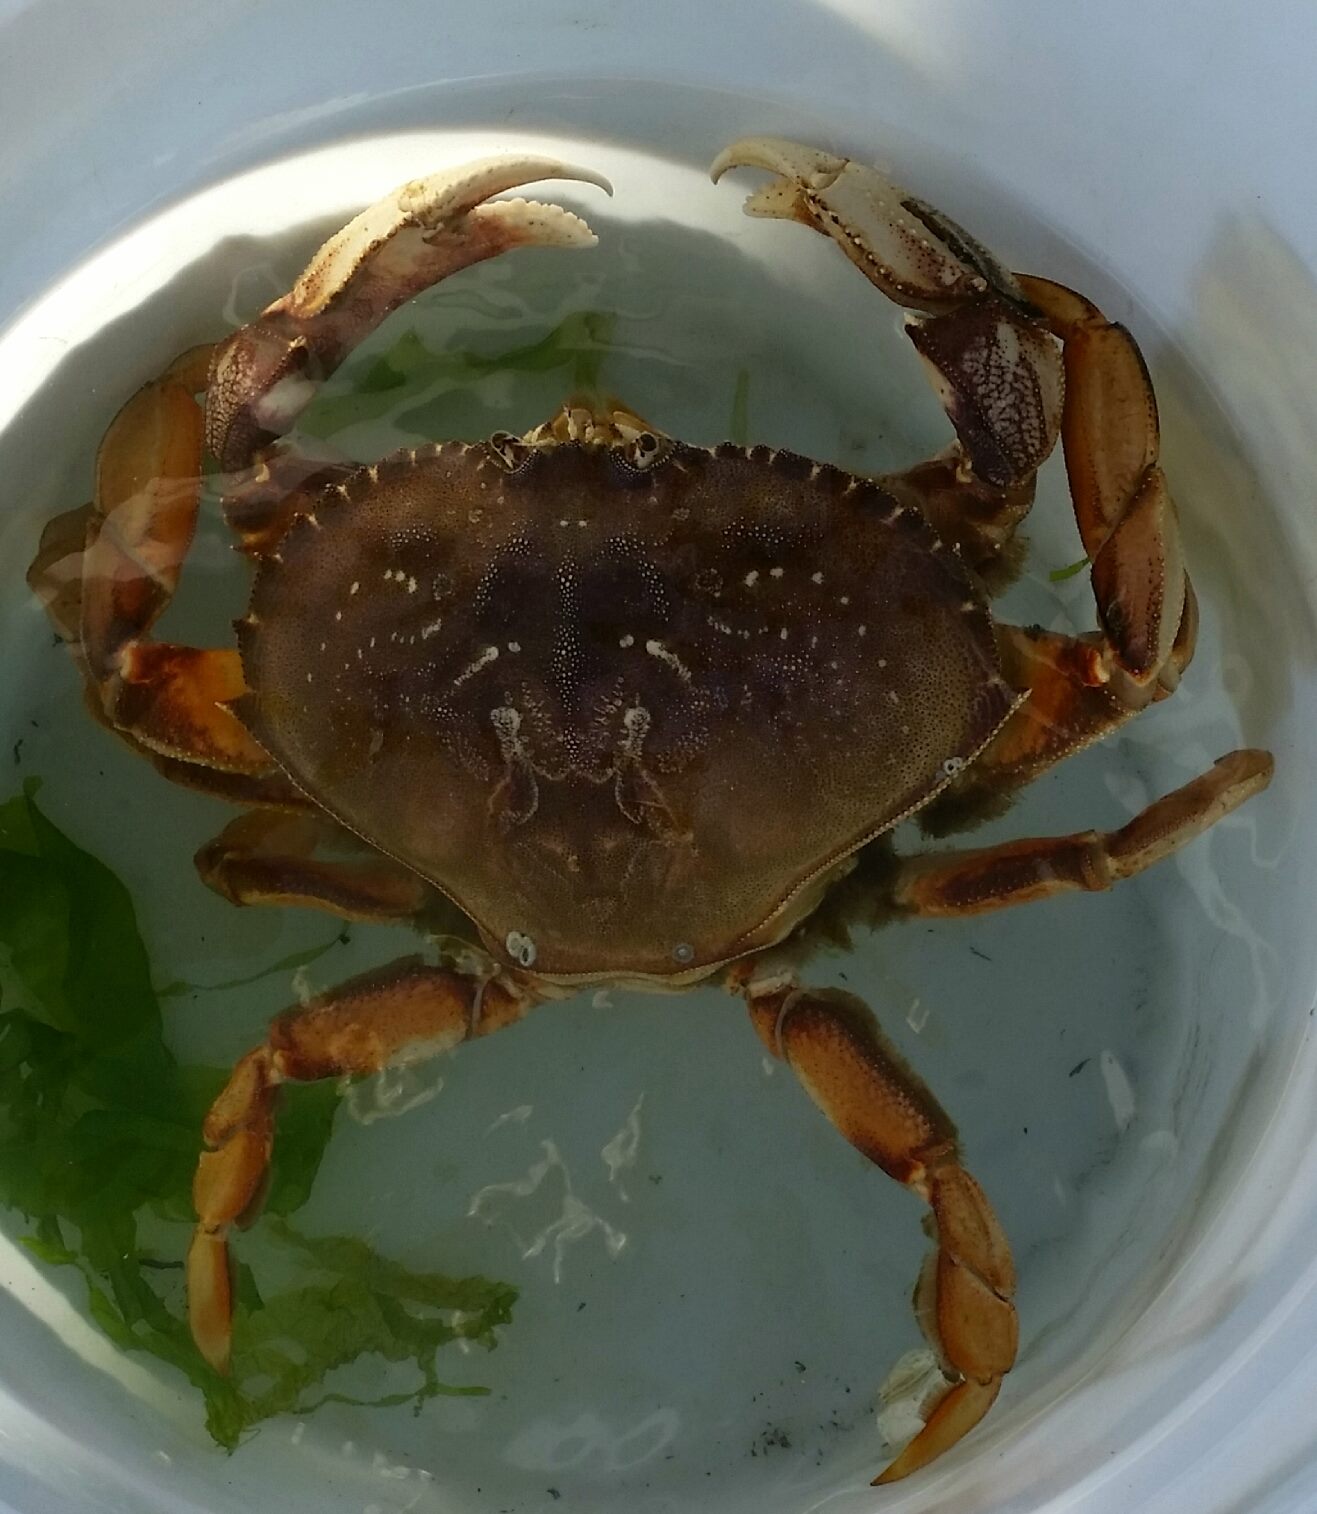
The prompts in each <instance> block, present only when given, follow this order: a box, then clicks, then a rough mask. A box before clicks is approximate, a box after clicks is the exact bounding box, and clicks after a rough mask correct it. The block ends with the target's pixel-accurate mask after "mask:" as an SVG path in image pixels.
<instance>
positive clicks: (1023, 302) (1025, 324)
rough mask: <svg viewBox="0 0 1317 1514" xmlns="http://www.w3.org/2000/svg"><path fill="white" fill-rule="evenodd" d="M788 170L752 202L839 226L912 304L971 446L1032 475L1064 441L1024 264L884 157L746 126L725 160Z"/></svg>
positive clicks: (963, 442)
mask: <svg viewBox="0 0 1317 1514" xmlns="http://www.w3.org/2000/svg"><path fill="white" fill-rule="evenodd" d="M736 167H751V168H766V169H768V170H769V171H770V172H772V173H774V174H775V175H777V177H776V178H775V179H774V181H773V182H772V183H771V184H769V185H767V186H766V187H765V188H763V189H760V190H758V191H756V192H755V193H754V194H752V195H751V196H750V197H749V198H748V199H747V200H746V203H745V208H746V212H747V214H749V215H754V216H769V217H774V218H777V219H782V220H794V221H800V222H801V223H802V224H803V225H806V226H809V227H811V228H812V229H813V230H815V231H819V232H823V233H825V234H826V235H828V236H830V237H832V239H833V240H834V241H835V242H836V243H837V245H838V246H839V247H840V248H841V249H842V251H843V252H845V254H846V255H847V257H849V258H850V259H851V261H852V262H853V263H854V264H855V265H856V266H857V267H858V268H859V269H860V271H861V272H862V273H863V274H864V276H865V277H866V278H867V279H868V280H869V281H870V283H872V284H874V285H875V286H876V287H877V288H878V289H880V290H882V292H883V293H884V294H885V295H887V297H888V298H889V299H891V300H894V301H895V302H896V303H897V304H898V305H901V306H904V307H905V309H906V310H908V311H910V312H912V314H911V315H910V316H909V317H908V318H907V326H906V329H907V334H908V335H909V337H910V340H911V341H912V342H913V343H914V346H915V350H916V351H917V352H918V353H919V355H920V356H921V357H922V358H923V359H924V361H925V363H926V364H927V366H928V369H929V374H930V377H931V378H932V381H933V385H934V388H935V389H936V390H937V393H938V398H939V399H940V400H941V401H942V404H943V406H944V408H945V409H946V412H947V415H948V416H949V418H950V420H951V423H952V425H953V426H954V427H955V429H956V434H957V436H958V437H959V440H960V447H961V450H962V459H961V460H962V463H963V468H962V472H963V471H968V472H969V473H970V474H971V475H972V476H973V478H974V479H975V480H976V481H977V482H978V483H979V484H981V485H983V486H986V487H987V488H989V489H993V490H1000V491H1010V490H1013V489H1017V488H1019V487H1020V486H1021V485H1024V484H1026V483H1027V482H1028V481H1029V480H1030V479H1032V477H1033V475H1034V474H1035V473H1036V472H1037V471H1038V468H1039V466H1040V465H1041V464H1042V462H1043V460H1044V459H1045V458H1046V457H1047V455H1048V453H1050V452H1051V450H1052V447H1053V445H1054V444H1055V442H1056V436H1057V430H1058V427H1059V425H1060V420H1061V405H1062V398H1063V393H1064V379H1063V376H1062V369H1061V359H1060V354H1059V352H1058V351H1057V346H1056V342H1055V341H1054V339H1053V338H1052V336H1051V334H1050V332H1049V331H1048V330H1047V328H1046V325H1045V324H1044V322H1043V321H1042V320H1041V319H1040V317H1039V313H1038V312H1037V311H1036V310H1035V309H1034V308H1033V307H1032V306H1031V305H1030V303H1029V301H1028V299H1027V298H1026V297H1025V295H1024V293H1023V291H1022V290H1021V288H1020V285H1019V283H1018V282H1017V281H1016V279H1015V278H1014V276H1013V275H1012V274H1010V273H1009V272H1008V271H1007V270H1006V269H1005V268H1004V267H1003V266H1002V265H1001V264H1000V263H999V262H998V261H997V259H996V258H995V257H993V255H992V254H991V253H990V252H989V251H988V250H987V248H986V247H984V246H982V245H981V244H980V243H979V242H976V241H975V240H974V238H973V237H971V236H970V235H969V234H968V233H967V232H966V231H964V230H962V228H961V227H959V226H957V225H956V223H955V222H954V221H952V220H951V219H950V218H949V217H947V216H945V215H943V214H942V213H941V211H939V210H935V209H934V208H933V206H931V205H928V204H926V203H925V202H924V201H923V200H920V199H918V198H916V197H915V196H914V195H912V194H911V193H910V192H909V191H908V190H906V189H902V188H901V187H900V186H899V185H897V184H894V183H893V182H892V181H891V180H890V179H888V178H887V177H886V176H885V175H884V174H882V173H880V172H879V171H878V170H877V169H876V168H870V167H868V166H866V165H865V164H862V163H854V162H852V161H851V160H850V159H848V158H841V157H837V156H835V155H834V154H832V153H826V152H820V151H819V150H818V149H817V148H813V147H802V146H801V145H800V144H798V143H795V142H787V141H783V140H781V139H780V138H777V137H745V138H742V139H741V140H740V141H738V142H734V143H732V145H731V146H730V147H728V148H726V149H725V150H724V151H723V152H722V153H720V154H719V155H718V157H717V158H716V159H715V160H714V163H713V166H712V169H711V173H712V175H713V178H714V179H715V181H716V180H717V179H719V178H721V177H722V175H723V174H724V173H726V172H727V170H728V169H729V168H736Z"/></svg>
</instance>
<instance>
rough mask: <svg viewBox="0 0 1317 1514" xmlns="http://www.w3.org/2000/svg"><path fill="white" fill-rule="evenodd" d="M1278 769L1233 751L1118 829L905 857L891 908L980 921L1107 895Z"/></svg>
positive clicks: (1267, 756) (1264, 757)
mask: <svg viewBox="0 0 1317 1514" xmlns="http://www.w3.org/2000/svg"><path fill="white" fill-rule="evenodd" d="M1274 766H1275V762H1274V759H1273V758H1272V756H1271V753H1270V752H1261V751H1253V750H1243V751H1238V752H1230V753H1229V754H1228V755H1226V756H1225V757H1221V758H1219V759H1218V760H1217V762H1216V763H1215V764H1214V765H1213V766H1212V767H1211V768H1209V770H1208V771H1207V772H1206V773H1203V774H1201V775H1200V776H1199V777H1197V778H1195V779H1193V780H1192V781H1191V782H1189V783H1186V784H1185V785H1183V787H1181V788H1178V789H1175V790H1174V791H1173V792H1172V793H1170V794H1167V795H1165V796H1164V797H1163V798H1161V799H1158V800H1156V801H1155V802H1154V803H1152V804H1150V805H1149V806H1148V807H1147V809H1145V810H1142V811H1140V813H1139V814H1137V815H1136V816H1135V817H1134V819H1133V820H1131V821H1129V822H1128V824H1126V825H1123V826H1121V828H1120V829H1119V830H1115V831H1105V832H1104V831H1078V832H1076V833H1075V834H1074V835H1072V836H1044V837H1029V838H1027V839H1024V840H1020V841H1004V842H1002V843H1001V844H1000V845H999V846H990V847H985V848H982V849H981V850H976V851H962V852H935V853H929V854H927V855H925V856H919V857H911V858H908V859H905V860H903V861H902V862H901V863H900V864H899V870H898V872H897V873H896V875H895V877H894V879H893V880H892V881H891V883H890V885H889V893H888V895H887V902H888V904H890V905H891V906H892V907H894V908H895V909H896V911H897V912H899V913H901V914H914V915H977V914H983V913H986V912H987V911H988V910H994V909H1007V908H1009V907H1010V906H1012V905H1015V904H1030V903H1032V902H1033V901H1034V900H1035V899H1048V898H1051V896H1052V895H1053V894H1063V893H1069V892H1070V891H1071V890H1074V889H1086V890H1090V891H1097V890H1103V889H1108V888H1110V887H1111V886H1112V885H1113V884H1115V883H1119V882H1120V881H1121V880H1122V879H1124V878H1132V877H1134V876H1135V874H1137V873H1141V872H1143V870H1144V869H1145V868H1148V867H1151V866H1152V865H1153V864H1154V863H1157V862H1160V861H1161V860H1162V859H1163V858H1165V857H1168V856H1170V854H1171V853H1172V852H1176V851H1179V849H1180V848H1181V847H1182V846H1187V845H1188V843H1189V842H1191V841H1192V840H1194V839H1195V837H1197V836H1201V835H1202V833H1203V832H1204V831H1205V830H1207V829H1209V828H1210V827H1211V826H1213V825H1215V824H1216V823H1217V821H1218V820H1222V819H1224V818H1225V816H1227V815H1228V814H1230V813H1231V811H1232V810H1236V809H1238V808H1239V806H1240V805H1241V804H1243V803H1244V802H1245V801H1246V800H1248V799H1251V798H1252V797H1253V796H1254V794H1259V793H1261V792H1262V790H1263V789H1265V788H1266V787H1267V785H1268V784H1269V783H1270V782H1271V774H1272V770H1273V768H1274Z"/></svg>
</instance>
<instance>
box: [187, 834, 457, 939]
mask: <svg viewBox="0 0 1317 1514" xmlns="http://www.w3.org/2000/svg"><path fill="white" fill-rule="evenodd" d="M325 846H334V847H336V848H338V849H339V850H343V849H346V850H348V851H350V852H354V853H356V854H357V855H356V856H355V858H353V860H350V861H349V860H344V859H340V858H337V857H335V858H328V859H327V858H324V857H318V856H316V851H317V849H318V848H320V847H325ZM195 862H196V867H197V871H198V872H199V873H200V874H201V879H202V882H203V883H205V884H206V885H207V886H208V887H210V888H213V889H214V890H215V892H216V893H217V894H222V895H223V896H224V897H225V898H226V899H228V900H229V901H230V902H231V903H233V904H282V905H294V906H303V907H307V908H311V909H323V910H328V911H329V912H330V913H331V914H333V915H337V916H338V917H339V918H340V919H344V920H379V921H391V920H393V921H402V920H413V919H416V918H417V917H418V916H419V915H420V914H421V913H422V911H424V910H425V908H426V906H427V905H428V904H431V903H432V902H433V900H434V897H435V895H434V890H433V889H431V888H430V887H429V886H428V885H427V884H425V883H424V882H423V881H422V880H421V878H420V877H418V876H417V874H415V873H414V872H412V871H411V869H410V868H406V867H403V866H402V865H401V864H400V863H397V862H392V861H390V860H389V858H387V857H385V856H383V855H382V854H381V853H379V852H377V851H374V850H372V849H371V848H369V847H367V846H365V845H364V844H363V843H362V842H360V841H358V839H357V837H356V836H354V835H353V834H352V833H351V832H350V831H346V830H344V829H343V827H342V826H340V825H337V824H335V823H334V822H333V821H332V820H329V819H328V818H326V817H325V816H323V815H318V814H313V813H307V812H302V813H296V812H293V813H289V812H283V811H277V810H256V811H253V812H251V813H249V814H246V815H239V816H238V817H237V819H236V820H232V821H230V822H229V824H228V825H226V826H225V827H224V829H223V830H222V831H221V832H220V834H219V835H218V836H216V837H215V839H214V840H213V841H208V842H207V843H206V845H205V846H203V847H202V848H201V850H200V851H199V852H198V853H197V855H196V858H195Z"/></svg>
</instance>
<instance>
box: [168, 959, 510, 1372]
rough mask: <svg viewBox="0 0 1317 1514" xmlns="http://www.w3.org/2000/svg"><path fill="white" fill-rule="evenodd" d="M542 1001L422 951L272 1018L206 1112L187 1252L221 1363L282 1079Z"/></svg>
mask: <svg viewBox="0 0 1317 1514" xmlns="http://www.w3.org/2000/svg"><path fill="white" fill-rule="evenodd" d="M537 1002H538V999H537V995H536V994H535V992H534V990H533V989H532V988H530V986H529V985H528V983H527V982H526V980H524V979H521V978H519V977H517V976H515V975H514V974H512V973H510V972H501V973H495V974H494V975H492V976H488V977H482V976H480V975H479V974H478V973H476V972H462V971H453V970H451V969H449V968H443V967H430V966H427V965H426V964H425V963H423V962H422V961H421V959H420V958H419V957H411V958H406V959H404V960H403V961H400V962H396V963H393V964H392V965H390V966H389V967H386V968H383V969H380V970H377V971H375V972H371V973H365V974H363V975H362V976H360V977H357V978H353V979H351V980H350V981H348V982H347V983H343V984H341V985H340V986H339V987H338V988H336V989H333V990H331V991H330V992H329V993H326V994H321V995H320V996H319V997H318V998H316V999H313V1000H311V1001H310V1003H308V1004H306V1005H303V1006H302V1007H300V1008H298V1009H290V1010H286V1011H285V1012H284V1013H283V1014H282V1015H280V1016H279V1017H278V1018H277V1019H276V1020H275V1021H274V1023H273V1024H272V1025H271V1026H270V1032H269V1035H268V1036H267V1038H266V1041H265V1043H264V1045H262V1046H259V1047H257V1048H256V1050H255V1051H251V1052H248V1054H247V1055H246V1056H245V1057H243V1059H242V1060H241V1061H240V1062H239V1063H238V1065H237V1066H236V1067H235V1068H234V1070H233V1075H232V1076H231V1077H230V1079H229V1081H228V1083H227V1085H226V1086H225V1087H224V1089H223V1091H222V1092H221V1093H220V1095H219V1097H218V1098H217V1099H216V1100H215V1102H214V1104H213V1105H212V1106H211V1109H210V1113H209V1114H208V1115H207V1116H206V1123H205V1126H204V1135H205V1140H206V1145H207V1146H208V1147H209V1148H210V1149H209V1150H208V1151H206V1152H204V1153H203V1155H202V1157H201V1160H200V1161H199V1163H198V1164H197V1172H196V1178H195V1180H194V1182H193V1188H192V1199H193V1204H194V1206H195V1208H196V1212H197V1227H196V1230H195V1231H194V1233H193V1237H192V1244H191V1246H190V1247H189V1249H188V1256H187V1289H188V1320H189V1324H190V1326H191V1330H192V1337H193V1339H194V1340H195V1342H196V1344H197V1347H198V1349H199V1350H200V1351H201V1354H202V1355H203V1356H204V1357H205V1358H206V1360H207V1361H208V1362H209V1363H210V1364H211V1366H213V1367H214V1368H215V1369H216V1370H217V1371H220V1372H224V1371H227V1370H228V1365H229V1351H230V1342H231V1334H232V1322H233V1283H232V1276H231V1268H230V1264H229V1231H230V1229H231V1228H232V1226H234V1225H241V1224H244V1223H249V1222H250V1221H251V1220H252V1219H254V1217H255V1215H256V1213H257V1211H258V1209H259V1206H260V1199H261V1195H262V1191H263V1189H264V1185H265V1180H266V1176H267V1173H268V1171H269V1165H270V1156H271V1153H272V1151H273V1148H274V1131H275V1107H276V1103H277V1097H278V1090H279V1085H280V1084H281V1083H286V1082H289V1081H295V1082H312V1081H317V1080H320V1079H323V1078H342V1077H359V1076H362V1075H364V1074H367V1073H373V1072H379V1071H380V1070H381V1069H383V1068H386V1067H399V1066H404V1065H406V1064H408V1063H411V1062H417V1061H421V1060H423V1059H424V1058H427V1057H431V1056H436V1055H438V1054H439V1053H440V1052H443V1051H447V1050H449V1049H451V1048H452V1047H455V1046H457V1045H459V1044H460V1043H461V1042H463V1041H465V1040H468V1039H469V1038H471V1037H473V1036H484V1035H489V1034H490V1033H491V1032H492V1031H495V1030H499V1029H501V1028H502V1027H503V1026H505V1025H510V1024H512V1023H514V1022H515V1021H517V1020H519V1019H521V1017H522V1016H523V1015H524V1014H525V1013H526V1012H527V1011H528V1010H529V1009H531V1008H532V1007H533V1006H534V1005H535V1004H536V1003H537Z"/></svg>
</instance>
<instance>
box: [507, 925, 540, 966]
mask: <svg viewBox="0 0 1317 1514" xmlns="http://www.w3.org/2000/svg"><path fill="white" fill-rule="evenodd" d="M503 945H504V946H505V947H506V948H507V953H508V956H509V957H511V958H512V960H513V961H514V962H516V963H518V964H519V965H520V966H522V967H533V966H534V965H535V943H534V941H532V940H531V938H530V937H529V936H528V935H526V934H525V933H524V932H523V931H519V930H510V931H509V932H508V934H507V939H506V940H505V941H504V943H503Z"/></svg>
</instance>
